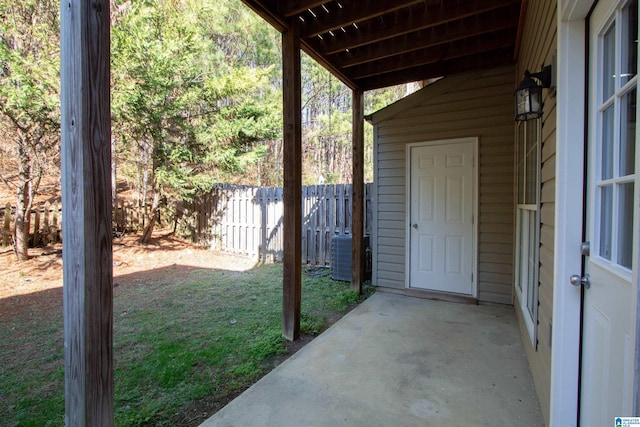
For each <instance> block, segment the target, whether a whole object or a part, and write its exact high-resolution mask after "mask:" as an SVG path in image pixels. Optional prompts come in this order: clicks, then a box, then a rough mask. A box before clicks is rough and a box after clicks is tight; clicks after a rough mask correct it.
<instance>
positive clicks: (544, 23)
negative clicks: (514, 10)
mask: <svg viewBox="0 0 640 427" xmlns="http://www.w3.org/2000/svg"><path fill="white" fill-rule="evenodd" d="M556 7H557V6H556V1H555V0H540V1H535V2H529V8H528V11H527V19H526V23H525V27H524V32H523V38H522V47H521V51H520V58H519V61H518V64H517V66H516V81H517V82H519V81H520V80H522V77H523V73H524V70H525V69H529V70H530V71H532V72H533V71H539V70H540V68H541V66H542V64H545V65H548V64H551V63H552V60H553V55H554V54H555V51H556V34H557V22H556ZM544 94H545V98H544V116H543V127H542V156H541V161H542V170H541V185H542V186H541V189H540V190H541V195H540V200H541V228H540V270H539V287H538V325H537V331H536V332H537V348H536V347H534V346H533V345H532V343H531V340H530V339H529V333H528V332H527V329H526V326H525V325H524V323H523V321H522V318H521V317H520V316H519V318H520V321H521V322H520V325H521V330H522V334H523V341H524V344H525V348H526V352H527V357H528V359H529V365H530V367H531V372H532V374H533V378H534V383H535V386H536V392H537V394H538V399H539V401H540V406H541V409H542V413H543V416H544V419H545V424H546V425H549V412H550V408H549V402H550V396H551V328H552V324H553V315H552V313H553V267H554V251H553V245H554V235H555V224H554V215H555V188H556V180H555V170H556V99H555V97H554V96H552V94H551V91H549V90H545V91H544ZM516 311H517V312H518V313H519V310H516ZM519 314H520V313H519Z"/></svg>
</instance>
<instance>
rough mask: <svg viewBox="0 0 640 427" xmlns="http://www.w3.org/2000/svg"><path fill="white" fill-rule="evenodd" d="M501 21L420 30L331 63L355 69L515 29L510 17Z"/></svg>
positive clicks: (347, 54)
mask: <svg viewBox="0 0 640 427" xmlns="http://www.w3.org/2000/svg"><path fill="white" fill-rule="evenodd" d="M499 18H500V19H498V20H496V21H492V20H489V19H488V18H487V19H483V20H475V19H474V18H469V20H462V21H456V22H451V23H449V24H446V25H441V26H438V27H435V28H431V29H429V30H421V31H418V32H416V33H413V34H407V35H404V36H401V37H396V38H393V39H388V40H385V41H383V42H380V43H378V44H375V45H371V46H365V47H362V48H358V49H354V50H350V51H349V52H344V53H340V54H338V55H335V56H334V57H333V58H332V61H331V62H333V63H334V64H336V65H337V66H339V67H341V68H342V67H353V66H356V65H359V64H364V63H367V62H371V61H376V60H380V59H384V58H389V57H392V56H396V55H399V54H402V53H407V52H411V51H415V50H419V49H424V48H426V47H432V46H437V45H440V44H443V43H449V42H452V41H457V40H462V39H466V38H470V37H477V36H480V35H483V34H486V33H493V32H496V31H503V30H505V29H515V28H516V26H515V23H514V22H513V21H512V20H510V19H506V18H508V16H507V15H505V16H500V17H499ZM512 44H513V40H512Z"/></svg>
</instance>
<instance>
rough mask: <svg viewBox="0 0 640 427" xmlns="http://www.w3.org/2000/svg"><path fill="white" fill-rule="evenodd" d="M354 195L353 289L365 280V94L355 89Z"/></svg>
mask: <svg viewBox="0 0 640 427" xmlns="http://www.w3.org/2000/svg"><path fill="white" fill-rule="evenodd" d="M352 109H353V132H352V137H353V143H352V147H353V148H352V150H353V157H352V162H353V185H352V192H353V197H352V199H351V206H352V212H351V233H352V236H351V290H353V291H357V292H358V293H362V282H363V281H364V94H363V92H362V91H361V90H359V89H356V90H354V91H353V106H352Z"/></svg>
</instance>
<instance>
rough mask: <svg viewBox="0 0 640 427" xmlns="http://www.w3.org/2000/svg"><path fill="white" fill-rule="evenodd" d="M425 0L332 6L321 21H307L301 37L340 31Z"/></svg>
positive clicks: (351, 3)
mask: <svg viewBox="0 0 640 427" xmlns="http://www.w3.org/2000/svg"><path fill="white" fill-rule="evenodd" d="M424 2H425V0H397V1H393V2H390V1H382V0H377V1H366V2H361V1H353V2H349V3H347V4H345V5H344V6H343V7H342V8H340V7H337V6H335V7H333V6H334V5H333V4H330V5H327V6H332V9H330V13H327V14H323V15H322V16H321V19H313V20H311V21H305V23H304V25H303V26H302V27H301V29H300V31H301V33H300V35H301V36H302V37H303V38H309V37H315V36H317V35H318V34H324V33H326V32H328V31H330V30H339V29H340V28H341V27H346V26H348V25H351V24H353V23H354V22H362V21H366V20H368V19H373V18H376V17H378V16H381V15H384V14H386V13H390V12H395V11H396V10H400V9H404V8H407V7H410V6H412V5H417V4H422V3H424ZM363 3H364V4H363Z"/></svg>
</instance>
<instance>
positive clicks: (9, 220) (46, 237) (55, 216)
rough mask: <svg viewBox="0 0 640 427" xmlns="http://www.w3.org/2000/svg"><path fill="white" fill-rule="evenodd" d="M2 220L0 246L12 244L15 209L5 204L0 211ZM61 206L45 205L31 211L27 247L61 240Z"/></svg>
mask: <svg viewBox="0 0 640 427" xmlns="http://www.w3.org/2000/svg"><path fill="white" fill-rule="evenodd" d="M0 218H2V246H9V245H12V244H13V238H12V235H13V233H12V231H13V227H14V222H15V209H14V208H12V207H11V204H9V203H7V205H6V206H4V207H3V208H2V209H0ZM61 224H62V205H61V203H60V202H58V203H49V202H47V203H45V204H43V205H41V206H38V207H36V208H34V209H32V210H31V215H30V218H29V246H31V247H34V246H41V245H42V246H46V245H48V244H50V243H57V242H59V241H60V239H61V238H62V229H61Z"/></svg>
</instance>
